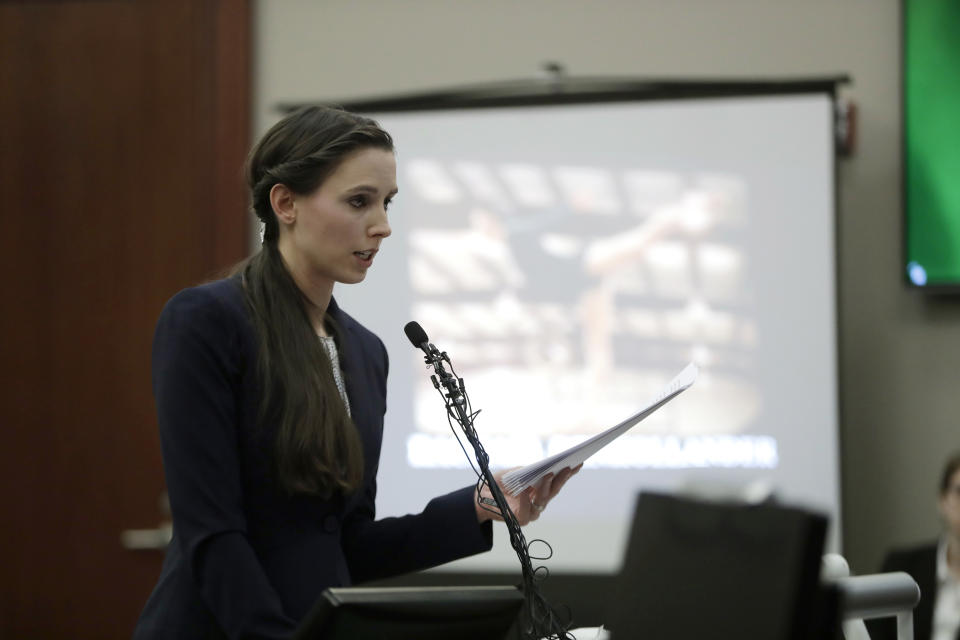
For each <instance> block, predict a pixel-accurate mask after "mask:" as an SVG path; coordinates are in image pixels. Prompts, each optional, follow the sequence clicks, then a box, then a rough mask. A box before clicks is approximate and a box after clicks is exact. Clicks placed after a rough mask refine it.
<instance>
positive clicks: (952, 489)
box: [939, 469, 960, 538]
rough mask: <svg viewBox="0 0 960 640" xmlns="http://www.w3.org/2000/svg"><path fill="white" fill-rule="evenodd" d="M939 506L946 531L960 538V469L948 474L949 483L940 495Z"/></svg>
mask: <svg viewBox="0 0 960 640" xmlns="http://www.w3.org/2000/svg"><path fill="white" fill-rule="evenodd" d="M939 506H940V515H941V517H942V518H943V524H944V525H945V526H946V527H947V530H948V532H949V533H951V534H952V535H954V536H956V537H958V538H960V469H958V470H957V471H954V472H953V475H952V476H950V484H949V486H947V490H946V491H944V492H943V494H942V495H941V496H940V505H939Z"/></svg>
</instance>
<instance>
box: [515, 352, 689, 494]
mask: <svg viewBox="0 0 960 640" xmlns="http://www.w3.org/2000/svg"><path fill="white" fill-rule="evenodd" d="M699 372H700V370H699V368H698V367H697V365H696V364H694V363H692V362H691V363H690V364H688V365H687V366H686V367H684V368H683V371H681V372H680V373H678V374H677V376H676V377H675V378H674V379H673V380H671V381H670V382H669V384H667V386H665V387H664V388H663V390H662V391H661V392H660V393H659V394H657V396H656V397H655V398H654V399H653V400H652V401H651V402H650V403H649V404H647V406H645V407H644V408H643V409H641V410H640V411H639V412H637V413H635V414H633V415H632V416H630V417H629V418H627V419H626V420H624V421H623V422H621V423H620V424H617V425H615V426H613V427H610V428H609V429H607V430H606V431H604V432H603V433H599V434H597V435H595V436H593V437H591V438H588V439H586V440H584V441H583V442H581V443H580V444H578V445H576V446H574V447H571V448H569V449H567V450H566V451H562V452H560V453H558V454H555V455H552V456H550V457H548V458H544V459H543V460H540V461H539V462H534V463H533V464H529V465H527V466H525V467H521V468H519V469H514V470H512V471H510V472H508V473H506V474H504V476H503V478H502V481H503V487H502V488H503V490H504V491H505V492H507V493H509V494H510V495H514V496H515V495H517V494H518V493H520V492H522V491H523V490H524V489H526V488H527V487H530V486H532V485H534V484H536V483H537V482H539V481H540V479H541V478H543V477H544V476H545V475H547V474H548V473H556V472H558V471H560V470H562V469H565V468H567V467H575V466H577V465H578V464H580V463H581V462H583V461H584V460H586V459H587V458H589V457H590V456H592V455H593V454H595V453H596V452H597V451H600V449H603V448H604V447H605V446H607V445H608V444H610V443H611V442H613V441H614V440H616V439H617V438H619V437H620V436H621V435H623V434H624V433H626V432H627V431H629V430H630V428H631V427H633V426H634V425H635V424H637V423H639V422H640V421H641V420H643V419H644V418H646V417H647V416H649V415H651V414H653V413H654V412H655V411H656V410H657V409H659V408H660V407H662V406H663V405H665V404H666V403H667V402H669V401H670V400H672V399H673V398H675V397H677V396H678V395H680V393H682V392H683V391H685V390H686V389H688V388H689V387H690V385H692V384H693V383H694V381H695V380H696V379H697V375H698V374H699Z"/></svg>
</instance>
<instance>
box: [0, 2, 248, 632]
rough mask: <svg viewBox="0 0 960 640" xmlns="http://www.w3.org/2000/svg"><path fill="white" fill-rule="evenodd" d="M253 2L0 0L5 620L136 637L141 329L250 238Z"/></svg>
mask: <svg viewBox="0 0 960 640" xmlns="http://www.w3.org/2000/svg"><path fill="white" fill-rule="evenodd" d="M249 22H250V10H249V6H248V2H247V0H219V1H218V0H157V1H146V0H144V1H137V0H126V1H123V0H113V1H109V0H103V1H97V0H82V1H81V0H77V1H35V2H10V1H4V2H0V211H2V218H0V219H2V224H0V278H2V286H0V304H2V310H0V366H2V380H0V429H2V433H3V436H4V437H3V439H2V442H0V496H2V506H0V549H2V560H0V567H2V568H0V575H2V579H0V637H2V638H47V639H56V638H103V639H109V638H129V637H130V633H131V631H132V628H133V625H134V623H135V621H136V619H137V616H138V615H139V612H140V609H141V607H142V606H143V603H144V601H145V599H146V597H147V595H148V594H149V592H150V589H151V588H152V586H153V584H154V582H155V581H156V579H157V576H158V574H159V570H160V563H161V561H162V553H160V552H157V551H140V552H133V551H129V550H125V549H124V548H123V547H122V546H121V543H120V532H121V531H122V530H124V529H130V528H147V527H154V526H156V525H157V524H159V523H160V521H161V520H162V518H163V514H162V512H161V509H160V508H159V506H158V501H159V497H160V495H161V494H162V492H163V488H164V482H163V473H162V468H161V461H160V453H159V442H158V439H157V431H156V418H155V415H154V406H153V399H152V396H151V392H150V368H149V367H150V343H151V339H152V333H153V327H154V323H155V322H156V318H157V316H158V314H159V312H160V309H161V308H162V306H163V304H164V302H165V301H166V299H167V298H169V297H170V296H171V295H172V294H173V293H175V292H176V291H177V290H179V289H181V288H183V287H185V286H188V285H191V284H194V283H196V282H198V281H200V280H202V279H204V278H206V277H208V276H210V275H211V274H213V273H214V272H215V270H217V269H218V268H221V267H224V266H227V265H229V264H230V263H232V262H234V261H236V260H239V259H240V258H242V257H243V256H244V255H245V253H246V242H247V216H246V214H245V208H246V196H245V192H244V189H243V185H242V178H241V166H242V162H243V158H244V154H245V152H246V149H247V146H248V144H249V129H250V124H249V95H248V94H249V86H250V83H249V72H250V64H249V57H250V45H249V41H250V38H249V31H250V25H249Z"/></svg>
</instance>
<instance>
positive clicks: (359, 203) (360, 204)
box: [348, 196, 367, 209]
mask: <svg viewBox="0 0 960 640" xmlns="http://www.w3.org/2000/svg"><path fill="white" fill-rule="evenodd" d="M348 202H349V203H350V206H351V207H354V208H356V209H363V208H364V207H365V206H367V199H366V198H364V197H363V196H355V197H353V198H350V200H349V201H348Z"/></svg>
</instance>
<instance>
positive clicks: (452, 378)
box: [404, 322, 573, 640]
mask: <svg viewBox="0 0 960 640" xmlns="http://www.w3.org/2000/svg"><path fill="white" fill-rule="evenodd" d="M404 333H406V335H407V338H409V339H410V342H412V343H413V345H414V346H415V347H417V348H418V349H420V350H422V351H423V353H424V362H425V363H426V364H427V365H428V366H429V367H432V368H433V373H432V374H431V375H430V381H431V382H433V387H434V389H436V390H437V391H438V392H439V393H440V395H441V397H443V399H444V404H445V406H446V409H447V416H448V418H449V419H451V420H453V421H455V422H456V423H457V424H459V425H460V428H461V430H462V431H463V433H464V435H465V436H466V438H467V441H468V442H469V443H470V446H471V447H472V448H473V453H474V458H475V459H476V461H477V466H478V467H479V471H477V470H476V469H474V471H476V472H477V475H478V476H479V481H478V485H477V499H478V500H479V501H480V503H481V506H482V508H484V509H487V510H488V511H491V512H492V513H497V514H498V515H500V517H502V518H503V521H504V524H506V527H507V531H508V533H509V535H510V546H511V547H513V550H514V551H515V552H516V554H517V557H518V558H519V559H520V569H521V572H522V574H523V592H524V597H525V598H524V601H525V607H524V619H523V624H522V627H521V630H522V632H523V634H524V636H525V637H526V638H529V639H531V640H533V639H536V640H541V639H543V640H550V639H558V640H573V638H572V636H571V635H570V634H568V633H567V629H568V628H569V623H566V624H565V623H563V622H561V620H560V619H559V617H558V615H557V614H556V612H555V611H554V610H553V607H551V606H550V604H549V603H548V602H547V600H546V598H544V596H543V595H542V594H541V593H540V588H539V586H538V584H537V582H538V576H537V573H538V570H539V569H544V571H545V568H544V567H539V568H538V569H537V570H535V569H534V568H533V563H532V562H531V560H530V552H529V546H528V544H527V541H526V538H525V537H524V535H523V531H522V530H521V528H520V523H519V522H518V521H517V518H516V515H515V514H514V513H513V510H512V509H511V508H510V505H509V503H508V502H507V498H506V496H504V495H503V491H502V490H501V489H500V485H499V484H497V481H496V478H495V477H494V475H493V473H492V472H491V471H490V457H489V455H487V452H486V451H485V450H484V448H483V445H482V444H481V443H480V438H479V436H478V435H477V432H476V429H474V426H473V421H474V418H475V417H476V416H477V414H478V413H479V411H476V412H474V411H473V410H472V407H471V405H470V397H469V395H468V394H467V391H466V386H465V385H464V383H463V378H460V377H458V376H457V375H456V372H455V371H454V369H453V364H452V363H451V362H450V357H449V356H448V355H447V353H446V352H445V351H444V352H441V351H440V350H439V349H437V348H436V347H435V346H434V345H433V344H431V343H430V341H429V339H428V338H427V334H426V332H425V331H424V330H423V328H422V327H421V326H420V325H419V324H417V323H416V322H409V323H407V325H406V326H405V327H404ZM446 365H449V368H450V370H449V371H448V370H447V366H446ZM452 426H453V425H452V423H451V428H452ZM454 435H456V433H454ZM458 440H459V438H458ZM461 446H462V445H461ZM464 453H466V451H464ZM468 460H469V456H468ZM471 466H473V465H472V463H471ZM483 485H486V486H487V487H488V488H489V490H490V493H491V495H492V496H493V500H490V499H489V498H485V497H481V494H480V490H481V489H482V487H483ZM492 507H495V509H494V508H492ZM547 557H549V556H547ZM538 559H545V558H538Z"/></svg>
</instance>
